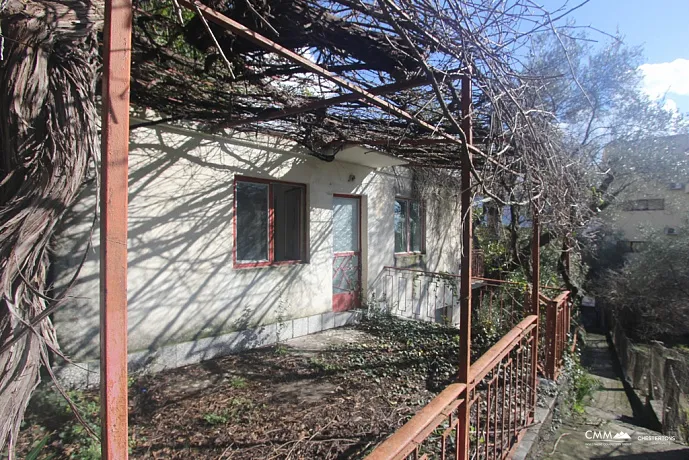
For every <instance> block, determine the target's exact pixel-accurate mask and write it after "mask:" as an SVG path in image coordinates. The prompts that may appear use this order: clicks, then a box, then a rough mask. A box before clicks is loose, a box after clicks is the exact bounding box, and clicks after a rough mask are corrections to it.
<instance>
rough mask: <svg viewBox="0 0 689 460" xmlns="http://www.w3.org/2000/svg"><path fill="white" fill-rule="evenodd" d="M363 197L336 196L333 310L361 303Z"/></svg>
mask: <svg viewBox="0 0 689 460" xmlns="http://www.w3.org/2000/svg"><path fill="white" fill-rule="evenodd" d="M360 292H361V198H360V197H357V196H351V195H334V196H333V311H345V310H349V309H351V308H357V307H358V306H359V305H360V304H361V299H360V298H359V297H360Z"/></svg>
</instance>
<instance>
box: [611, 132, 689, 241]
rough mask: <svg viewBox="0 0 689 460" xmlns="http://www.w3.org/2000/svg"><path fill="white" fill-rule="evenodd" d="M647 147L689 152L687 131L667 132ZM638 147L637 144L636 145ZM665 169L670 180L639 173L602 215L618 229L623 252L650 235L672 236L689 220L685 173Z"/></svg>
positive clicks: (650, 141) (687, 187)
mask: <svg viewBox="0 0 689 460" xmlns="http://www.w3.org/2000/svg"><path fill="white" fill-rule="evenodd" d="M648 146H649V147H648V148H655V149H661V148H662V149H664V150H666V151H667V152H668V154H670V153H673V154H676V153H686V154H687V155H689V135H676V136H667V137H663V138H654V139H652V140H649V141H648ZM637 148H638V147H637ZM674 172H675V171H669V174H668V177H672V179H671V180H667V181H661V180H648V179H646V178H645V177H643V174H641V173H640V174H639V180H636V181H635V182H634V184H633V186H630V187H628V189H626V190H624V191H623V192H622V193H620V194H619V195H618V196H617V200H616V205H615V206H613V207H611V208H610V209H609V210H607V211H606V212H605V213H604V215H605V218H606V221H607V222H608V223H609V224H610V225H611V226H612V228H613V229H614V230H615V231H617V232H619V233H620V234H621V235H620V236H621V237H622V239H621V240H620V241H619V243H618V244H620V245H621V246H622V247H623V248H624V249H625V250H626V251H627V252H638V251H640V250H642V249H643V248H644V244H645V242H646V241H647V239H648V238H649V236H650V235H657V234H662V235H666V236H667V237H668V238H672V237H674V236H676V235H677V234H679V232H680V230H681V229H682V228H684V227H685V226H686V225H687V223H688V220H689V176H686V177H682V176H681V173H679V170H678V171H677V172H678V174H673V173H674Z"/></svg>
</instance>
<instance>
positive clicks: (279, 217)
mask: <svg viewBox="0 0 689 460" xmlns="http://www.w3.org/2000/svg"><path fill="white" fill-rule="evenodd" d="M272 187H273V210H274V211H273V212H274V215H273V225H274V230H273V231H274V241H275V260H276V261H285V260H301V258H302V257H301V254H302V244H303V238H302V222H303V221H304V218H303V215H302V212H303V211H302V210H303V209H304V187H302V186H299V185H290V184H277V183H276V184H272Z"/></svg>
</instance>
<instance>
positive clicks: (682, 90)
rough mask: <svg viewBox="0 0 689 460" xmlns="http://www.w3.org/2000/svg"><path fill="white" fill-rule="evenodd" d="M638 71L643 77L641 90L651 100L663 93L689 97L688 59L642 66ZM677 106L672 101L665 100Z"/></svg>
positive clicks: (661, 95)
mask: <svg viewBox="0 0 689 460" xmlns="http://www.w3.org/2000/svg"><path fill="white" fill-rule="evenodd" d="M639 70H641V72H642V73H643V75H644V80H643V90H644V91H645V92H646V93H647V94H648V95H649V96H650V97H652V98H654V99H658V98H660V97H663V95H665V93H674V94H679V95H682V96H689V59H675V60H674V61H672V62H661V63H659V64H643V65H641V66H639ZM668 103H670V104H671V105H674V107H676V106H677V104H675V102H674V101H671V100H669V99H668V100H667V101H666V104H668Z"/></svg>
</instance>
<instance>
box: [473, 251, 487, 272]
mask: <svg viewBox="0 0 689 460" xmlns="http://www.w3.org/2000/svg"><path fill="white" fill-rule="evenodd" d="M471 274H472V276H475V277H476V276H483V275H484V274H485V254H484V253H483V250H482V249H473V250H472V251H471Z"/></svg>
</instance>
